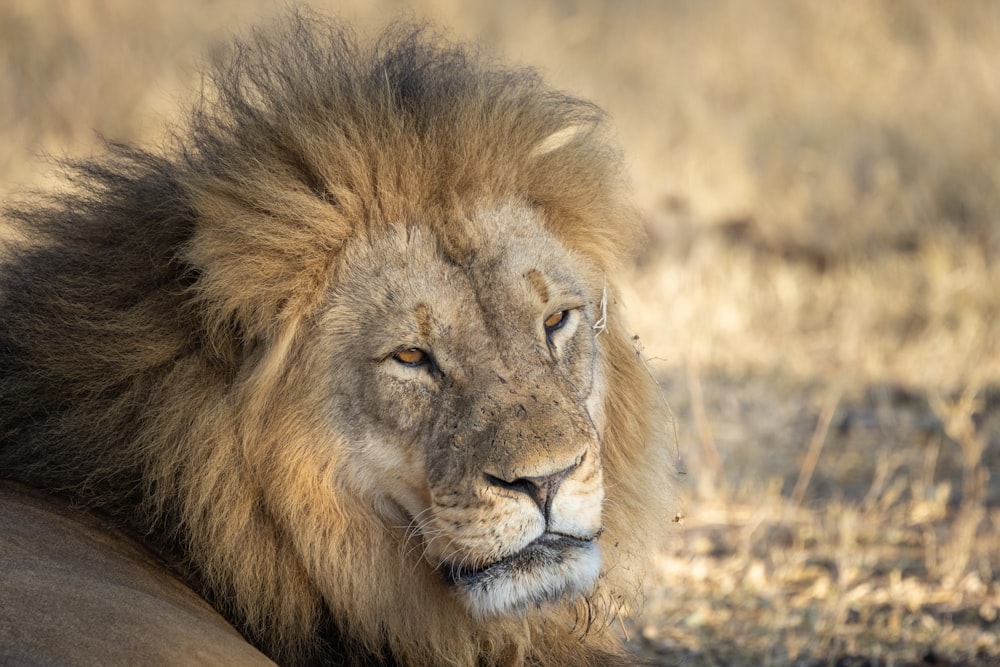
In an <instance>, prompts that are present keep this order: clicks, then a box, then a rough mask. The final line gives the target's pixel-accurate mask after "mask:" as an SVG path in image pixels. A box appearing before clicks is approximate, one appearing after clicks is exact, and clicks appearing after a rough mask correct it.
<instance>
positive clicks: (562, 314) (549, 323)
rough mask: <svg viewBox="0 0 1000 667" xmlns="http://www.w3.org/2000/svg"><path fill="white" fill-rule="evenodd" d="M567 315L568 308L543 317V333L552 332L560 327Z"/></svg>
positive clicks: (564, 322)
mask: <svg viewBox="0 0 1000 667" xmlns="http://www.w3.org/2000/svg"><path fill="white" fill-rule="evenodd" d="M568 317H569V311H568V310H557V311H556V312H554V313H552V314H551V315H549V316H548V317H546V318H545V322H544V324H545V333H552V332H553V331H555V330H556V329H559V328H560V327H562V325H564V324H566V319H567V318H568Z"/></svg>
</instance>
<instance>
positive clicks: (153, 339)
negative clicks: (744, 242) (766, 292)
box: [0, 15, 672, 665]
mask: <svg viewBox="0 0 1000 667" xmlns="http://www.w3.org/2000/svg"><path fill="white" fill-rule="evenodd" d="M211 82H212V84H213V85H212V86H210V87H209V88H210V90H211V91H212V92H210V93H207V94H206V95H205V96H204V98H203V99H202V100H200V101H199V103H198V104H197V105H196V107H195V108H194V110H193V112H192V113H191V116H190V120H189V123H188V125H187V126H186V127H187V129H186V130H184V131H182V132H179V133H178V134H177V136H176V137H175V138H174V139H173V140H171V141H169V142H167V144H168V145H167V146H165V147H164V148H161V149H157V150H153V151H150V150H143V149H138V148H134V147H128V146H124V145H110V146H109V148H108V153H107V155H106V156H104V157H100V158H96V159H91V160H84V161H79V162H74V163H72V164H70V165H69V169H68V178H69V181H70V186H69V187H68V188H67V190H66V191H65V192H63V193H61V194H58V195H53V196H49V197H48V198H46V199H45V200H43V201H42V202H41V203H38V202H37V201H36V202H34V203H28V204H24V205H20V206H15V207H14V208H13V210H11V211H9V212H8V215H7V218H8V223H9V224H11V225H13V227H14V229H15V232H16V236H17V238H19V239H21V242H19V243H18V244H17V245H14V244H9V245H8V247H7V248H6V250H5V251H4V252H5V257H4V260H5V265H4V268H3V271H2V273H0V313H2V315H0V475H2V476H4V477H10V478H15V479H19V480H21V481H25V482H28V483H30V484H32V485H34V486H36V487H39V488H43V489H47V490H50V491H53V492H58V493H63V494H66V495H69V496H71V497H73V498H74V499H76V500H78V501H80V502H83V503H86V504H87V505H89V506H91V507H94V508H97V509H99V510H100V511H102V512H105V513H107V514H109V515H111V516H113V517H116V518H118V519H119V520H120V521H122V522H123V523H125V524H127V525H128V526H131V527H132V529H133V530H134V531H136V533H137V534H139V535H141V536H144V537H145V538H146V539H148V540H150V541H152V542H153V543H154V544H155V545H156V547H157V549H158V550H159V551H160V552H161V553H162V554H163V555H164V557H165V558H167V559H169V561H170V562H171V563H172V564H173V566H174V567H176V568H177V569H178V571H180V572H181V573H182V574H183V576H185V577H186V578H187V580H188V581H189V582H190V583H191V584H192V585H193V586H194V587H195V589H196V590H198V591H199V592H200V593H202V594H203V595H204V596H205V597H206V598H207V599H208V600H209V601H210V602H211V603H212V604H213V605H214V606H215V607H216V608H217V609H219V610H220V611H221V612H222V613H223V614H224V615H225V616H226V617H227V618H229V619H230V620H231V621H232V622H233V623H234V624H235V625H236V626H237V627H238V628H239V629H240V630H241V631H242V632H243V633H244V634H245V635H246V636H247V637H248V638H249V639H250V640H251V641H253V642H254V643H256V644H257V645H258V646H260V647H262V648H263V649H264V650H265V652H267V653H269V654H270V655H271V656H272V657H274V658H276V659H278V660H280V661H286V662H289V663H295V662H309V661H314V660H319V659H325V660H329V661H332V662H337V661H338V660H340V661H343V662H344V663H345V664H349V663H351V662H357V663H366V662H370V663H380V662H385V663H395V662H398V663H412V664H446V663H447V664H484V665H485V664H490V665H492V664H501V663H503V664H507V663H512V664H513V663H518V662H524V663H528V664H570V663H573V664H581V665H582V664H589V663H593V664H598V663H600V664H604V662H605V661H610V660H612V655H613V654H614V653H615V651H616V649H615V648H614V644H613V642H611V641H610V640H608V639H607V638H606V637H605V633H602V632H599V631H597V630H595V631H592V632H590V633H589V634H588V633H587V626H588V618H591V619H592V618H593V617H603V616H604V615H606V614H607V613H608V612H609V610H610V611H612V612H613V611H614V610H615V609H616V608H617V607H618V605H621V604H627V603H628V602H629V601H630V600H631V599H632V598H633V597H634V594H635V593H636V590H637V588H636V586H635V584H634V581H635V576H636V574H637V569H638V567H637V565H638V560H639V559H640V558H641V555H642V554H643V552H644V551H645V549H646V546H647V545H646V541H647V540H648V539H649V538H650V536H652V535H655V534H657V533H659V532H662V528H663V526H664V525H666V524H667V523H668V522H669V516H670V509H669V504H670V502H671V496H670V488H671V475H672V472H671V470H672V462H671V461H670V460H669V454H668V448H667V447H666V446H665V441H666V436H665V434H664V433H663V425H664V422H665V415H664V413H663V409H662V406H661V404H660V398H659V394H658V388H657V387H656V384H655V382H654V381H653V380H652V379H651V377H650V375H649V374H648V372H647V370H646V368H645V367H644V365H643V362H642V361H641V359H640V358H639V356H638V354H637V352H636V351H635V349H634V348H633V345H632V343H631V340H630V336H629V333H628V331H627V330H626V329H625V328H624V326H623V324H622V322H621V318H620V315H619V307H618V305H617V302H616V300H615V286H614V279H615V277H616V276H618V275H620V273H621V268H622V266H623V262H624V261H626V259H627V257H628V255H629V253H630V252H631V250H632V249H633V246H634V243H635V241H636V239H637V235H638V228H639V225H638V224H637V219H636V215H635V212H634V211H633V208H632V207H631V206H630V204H629V203H628V194H627V191H626V188H625V187H624V181H623V176H622V170H621V161H620V155H619V152H618V150H617V149H616V148H615V146H614V144H613V142H611V141H609V140H608V139H607V133H606V131H605V129H604V121H603V117H602V114H601V112H600V111H599V110H598V109H597V108H596V107H595V106H593V105H592V104H590V103H587V102H584V101H581V100H578V99H574V98H572V97H570V96H567V95H565V94H561V93H559V92H555V91H553V90H551V89H549V88H547V87H545V86H544V85H543V84H542V83H541V82H540V80H539V78H538V77H537V75H536V74H534V73H533V72H532V71H530V70H509V69H504V68H501V67H498V66H496V65H495V64H493V63H491V62H490V61H488V60H487V59H486V58H483V57H481V56H479V55H478V54H476V53H475V52H473V51H470V50H468V49H463V48H459V47H455V46H452V45H449V44H446V43H443V42H442V41H441V40H440V39H438V38H436V37H434V36H432V35H429V33H428V31H427V30H424V29H416V30H413V29H406V28H402V27H396V28H393V29H391V30H390V31H388V32H387V33H385V34H384V35H383V36H382V37H381V39H380V40H378V41H377V42H376V43H375V44H374V45H372V46H362V45H359V43H358V41H357V40H355V39H354V38H353V36H352V35H351V33H350V32H349V31H348V30H347V29H345V28H343V27H339V26H336V25H331V24H330V23H328V22H326V21H324V20H322V19H319V18H316V17H311V16H302V15H296V16H293V17H292V18H291V19H290V20H288V21H286V22H285V24H284V25H283V28H282V29H280V30H277V31H270V32H267V33H262V34H254V35H253V36H252V37H250V38H248V39H247V40H245V41H242V42H237V43H236V44H235V46H234V47H233V48H232V50H231V51H230V52H229V54H228V56H227V57H225V58H223V59H221V64H219V65H217V66H215V67H214V68H213V69H212V70H211ZM553 137H555V138H556V140H555V143H553V141H554V140H553ZM540 147H541V148H540ZM482 200H490V201H504V200H516V201H523V202H528V203H530V204H531V205H533V206H535V207H538V208H539V209H540V210H542V211H544V215H545V219H546V220H547V221H548V224H549V225H550V226H551V229H552V231H553V233H554V234H555V235H556V236H557V237H558V238H559V239H560V240H561V241H562V242H563V243H565V244H566V245H567V246H568V247H570V248H571V249H573V250H574V251H576V252H578V253H580V254H582V255H584V256H586V257H588V258H590V259H592V260H593V261H594V262H596V263H597V264H598V265H599V266H600V267H601V269H602V270H603V271H604V273H605V275H606V276H607V279H608V288H607V292H608V298H607V328H606V330H605V331H604V332H603V333H602V334H601V335H600V337H599V347H600V349H601V354H602V355H603V357H604V359H605V363H606V367H607V369H608V379H607V381H608V391H607V395H608V399H607V403H606V406H605V409H606V413H607V423H608V426H607V428H606V430H605V432H604V433H603V434H602V439H603V443H604V444H603V448H602V451H603V457H604V460H603V465H604V470H605V479H606V485H607V497H608V501H607V503H606V506H605V510H604V511H605V533H604V535H603V537H602V539H601V544H602V552H603V556H604V562H605V565H604V570H603V573H602V576H601V579H600V582H599V585H598V590H597V591H596V592H595V593H594V595H593V596H592V597H591V598H589V599H588V601H587V602H586V603H585V604H583V605H582V606H581V604H580V603H577V604H575V605H565V606H564V607H557V608H556V609H554V610H551V612H550V613H548V614H547V615H545V616H544V617H542V619H541V620H540V619H538V618H535V619H532V620H531V621H530V622H529V621H527V620H524V619H496V620H493V621H489V622H481V621H476V620H474V619H471V618H465V617H462V618H459V617H457V616H456V615H455V614H454V612H450V613H443V612H440V611H438V610H436V609H434V608H433V607H432V605H430V604H429V603H428V601H427V600H428V598H427V597H426V595H425V592H424V589H423V588H422V586H426V584H425V583H422V582H419V581H413V579H415V577H412V576H409V575H408V572H407V569H408V568H407V566H406V563H407V560H406V559H407V558H414V557H415V556H413V555H412V554H410V553H409V552H408V550H407V549H406V548H404V547H401V546H400V545H399V544H398V542H396V541H393V539H392V538H390V536H389V533H388V531H385V530H380V529H379V528H377V526H376V525H374V524H373V521H374V519H373V518H372V517H373V515H372V513H371V508H367V507H364V506H363V504H361V503H359V501H358V500H357V499H356V498H353V497H351V496H350V495H349V494H348V493H346V492H344V491H343V490H342V489H330V488H329V487H328V486H326V485H323V484H322V483H321V481H320V479H319V478H318V477H317V476H316V475H315V474H314V473H315V471H312V470H310V469H303V466H301V465H299V459H298V458H297V457H298V456H299V453H300V451H301V449H302V448H301V447H300V446H299V443H302V442H304V441H305V439H308V438H309V437H311V434H312V431H311V430H310V429H311V428H313V424H312V420H310V419H309V417H308V415H302V414H300V412H301V410H299V409H297V407H296V404H295V403H294V400H295V398H294V397H295V396H296V395H297V391H298V390H297V387H299V386H300V385H301V384H302V383H303V381H305V380H306V378H302V377H299V375H298V374H299V371H292V370H290V369H294V368H301V366H297V365H296V364H294V363H292V362H293V360H294V359H295V358H296V354H297V349H298V343H299V341H301V340H302V337H303V336H305V335H308V327H309V322H310V315H311V314H312V313H313V312H314V310H315V308H316V307H317V304H318V303H319V302H320V300H321V298H322V297H323V295H324V294H326V293H328V291H329V289H330V288H331V285H332V284H333V283H335V281H336V274H335V271H333V270H332V267H333V266H334V265H335V259H336V257H337V254H338V251H339V249H340V248H341V247H342V246H343V244H344V243H345V239H347V238H348V237H350V235H351V234H353V233H356V232H357V230H358V229H359V228H361V227H364V226H366V225H370V224H372V223H371V221H372V220H375V219H380V220H389V219H395V220H404V221H406V222H408V223H418V224H424V225H427V226H429V227H432V228H433V227H434V225H437V224H443V223H441V222H439V221H445V220H448V219H449V217H450V216H452V215H454V212H455V211H464V210H469V209H471V207H473V206H475V205H476V203H477V202H479V201H482ZM320 210H322V214H318V213H317V212H318V211H320ZM331 210H332V211H333V214H331ZM331 220H333V221H334V222H333V223H331ZM319 222H322V224H319ZM338 418H339V419H342V420H345V421H349V420H350V419H351V416H350V415H341V416H339V417H338ZM260 470H267V471H268V473H267V475H266V477H265V478H264V479H261V476H260V475H257V474H252V473H251V471H260ZM331 496H332V497H331ZM317 511H321V512H323V513H324V514H323V516H324V517H325V521H324V523H322V524H319V523H318V522H316V521H315V516H316V514H315V512H317ZM277 516H281V517H292V518H293V519H292V521H293V525H291V526H289V524H288V521H287V520H280V521H279V520H278V519H277V518H276V517H277ZM331 526H334V527H335V528H331ZM316 549H323V550H327V552H328V553H336V554H338V558H339V562H340V563H341V564H342V566H343V567H342V571H340V572H338V573H334V574H332V575H331V577H330V579H329V580H328V581H327V582H325V585H324V586H325V587H324V590H323V593H321V592H320V589H319V587H318V586H317V583H316V582H314V581H312V580H310V578H309V577H308V576H307V574H306V568H305V567H304V565H303V563H302V562H301V558H302V556H301V554H303V553H310V552H311V551H314V550H316ZM331 587H332V588H334V589H335V590H331ZM387 610H388V611H387Z"/></svg>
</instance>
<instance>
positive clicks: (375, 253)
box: [341, 204, 598, 347]
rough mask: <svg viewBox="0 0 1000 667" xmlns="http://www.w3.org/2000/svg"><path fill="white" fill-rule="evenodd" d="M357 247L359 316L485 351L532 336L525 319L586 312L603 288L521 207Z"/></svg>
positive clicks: (350, 269) (353, 256)
mask: <svg viewBox="0 0 1000 667" xmlns="http://www.w3.org/2000/svg"><path fill="white" fill-rule="evenodd" d="M418 219H419V218H418ZM457 237H461V243H459V242H458V241H457V240H456V238H457ZM353 245H354V247H352V248H349V249H348V251H347V252H345V255H347V261H346V262H345V267H344V269H345V270H343V271H342V273H343V274H345V276H344V277H345V279H346V281H347V282H348V287H347V288H346V289H345V288H343V286H342V288H341V289H342V291H349V290H350V289H351V288H353V289H354V290H355V293H354V294H349V295H348V296H350V297H352V298H349V299H347V300H346V301H347V303H350V304H351V305H352V308H353V310H354V311H355V312H359V311H365V310H368V311H373V312H371V313H369V314H368V317H370V318H372V319H374V320H375V321H379V322H389V321H391V322H393V323H394V325H396V326H400V327H403V328H405V329H406V333H409V334H412V335H413V336H414V337H415V338H424V339H427V338H434V337H443V336H450V337H460V338H464V340H466V341H467V342H468V343H469V344H470V345H473V346H477V347H478V346H481V345H484V344H490V343H493V344H496V343H498V342H499V343H506V342H509V341H511V339H512V337H516V336H517V335H518V334H519V333H532V334H533V333H534V332H533V331H532V332H528V331H527V329H528V328H530V327H526V325H527V324H528V323H527V322H525V321H524V318H525V317H532V318H534V317H536V315H537V312H538V311H539V310H540V309H544V308H546V307H550V306H551V307H552V308H556V307H559V306H563V307H565V306H569V305H572V306H573V307H580V306H583V305H584V302H585V301H588V299H587V297H588V294H587V292H588V291H589V290H592V289H593V288H594V286H593V285H592V284H591V283H595V282H596V281H597V280H598V279H597V278H595V275H594V274H595V272H594V270H593V269H592V268H591V267H590V266H589V265H587V263H586V262H585V261H581V258H579V257H577V256H575V255H574V254H573V253H572V252H571V251H570V250H568V249H567V248H566V247H565V246H564V245H563V244H562V243H561V242H560V241H559V239H558V238H556V237H555V236H554V235H553V234H552V233H550V232H549V231H548V230H547V229H546V228H545V223H544V219H543V218H542V216H541V214H540V213H539V212H537V211H535V210H533V209H531V208H530V207H527V206H523V205H514V204H505V205H495V206H489V207H481V208H480V209H478V210H477V212H476V213H475V214H473V215H471V216H469V217H467V218H463V219H459V220H450V221H447V222H439V221H431V222H427V221H426V220H425V221H423V222H419V223H410V224H386V225H384V226H383V227H381V228H380V229H379V231H378V233H377V234H376V235H375V236H374V237H364V238H360V239H358V240H357V241H356V242H355V243H354V244H353ZM341 296H343V295H341ZM341 301H344V299H341ZM396 335H397V336H398V335H399V334H398V333H397V334H396ZM484 335H485V336H486V337H487V338H490V339H492V340H491V341H488V340H485V339H484ZM470 337H471V338H470Z"/></svg>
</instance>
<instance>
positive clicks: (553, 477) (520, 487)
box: [485, 460, 580, 521]
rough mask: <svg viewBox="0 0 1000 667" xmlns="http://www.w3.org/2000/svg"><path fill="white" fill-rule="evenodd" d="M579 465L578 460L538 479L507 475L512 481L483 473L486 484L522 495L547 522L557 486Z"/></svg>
mask: <svg viewBox="0 0 1000 667" xmlns="http://www.w3.org/2000/svg"><path fill="white" fill-rule="evenodd" d="M579 465H580V461H579V460H578V461H575V462H574V463H573V465H571V466H568V467H566V468H563V469H562V470H560V471H558V472H554V473H551V474H547V475H541V476H538V477H515V476H514V475H509V476H508V477H511V478H512V479H505V478H504V476H497V475H491V474H490V473H485V477H486V482H487V484H489V485H490V486H494V487H497V488H500V489H506V490H508V491H514V492H515V493H523V494H525V495H526V496H528V497H529V498H531V499H532V500H533V501H535V504H536V505H538V509H539V510H540V511H541V512H542V516H543V517H545V519H546V521H547V520H548V518H549V509H550V508H551V506H552V498H554V497H555V495H556V491H557V490H558V489H559V485H560V484H562V482H563V480H564V479H566V478H567V477H568V476H569V474H570V473H571V472H573V470H575V469H576V468H577V467H578V466H579Z"/></svg>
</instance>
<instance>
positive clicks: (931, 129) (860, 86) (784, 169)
mask: <svg viewBox="0 0 1000 667" xmlns="http://www.w3.org/2000/svg"><path fill="white" fill-rule="evenodd" d="M312 4H315V5H317V6H319V7H321V8H325V9H327V10H328V11H333V12H337V13H339V14H341V15H343V16H344V17H345V18H347V19H350V20H352V21H354V22H356V23H357V25H358V26H359V29H361V30H362V31H371V30H375V29H377V28H378V27H379V26H380V25H382V24H383V23H384V22H385V21H387V20H388V19H390V18H392V17H393V16H395V15H397V14H399V13H400V12H403V13H407V14H409V15H410V16H414V17H418V18H421V17H424V18H430V19H432V20H434V21H436V22H439V23H441V24H443V25H446V26H448V27H449V28H450V29H451V30H452V31H453V33H454V34H455V35H456V36H457V37H459V38H472V39H477V40H479V41H480V42H481V43H482V44H483V45H484V48H485V49H487V50H489V51H491V52H496V53H497V54H501V55H503V56H504V57H505V58H507V59H509V60H514V61H516V62H520V63H524V64H531V65H534V66H537V67H539V68H540V69H541V70H542V71H543V73H545V74H546V76H547V77H548V78H549V80H551V81H553V82H554V83H556V84H557V85H559V86H560V87H563V88H566V89H569V90H572V91H574V92H577V93H579V94H582V95H585V96H588V97H591V98H593V99H595V100H596V101H598V102H599V103H600V104H601V105H602V106H604V107H605V108H606V109H608V110H609V112H610V113H611V114H612V116H613V117H614V121H615V124H616V126H617V128H618V130H619V134H620V137H621V140H622V143H623V145H624V147H625V151H626V154H627V156H628V158H629V160H630V166H631V171H632V176H633V180H634V183H635V189H636V198H637V201H638V203H639V205H640V207H641V208H642V210H643V211H644V212H645V215H646V219H647V225H648V228H649V232H650V242H649V244H647V247H646V248H644V252H643V256H642V258H641V261H640V262H639V263H638V264H637V265H636V267H635V271H634V273H633V275H631V276H628V288H627V290H626V293H625V294H624V295H623V296H624V298H625V300H626V302H627V304H628V305H629V311H628V312H629V314H630V317H631V319H632V323H633V325H634V326H635V327H636V328H637V330H638V331H639V333H640V335H641V338H642V340H643V342H644V344H645V346H646V351H647V353H648V355H649V356H650V357H651V359H652V363H653V366H654V369H655V371H656V372H657V374H658V376H659V377H661V378H662V380H663V384H664V389H665V392H666V394H667V397H668V399H669V400H670V402H671V404H672V405H673V407H674V410H675V412H676V414H677V419H678V433H679V436H680V443H679V444H680V451H681V453H682V455H683V457H684V459H685V462H686V465H687V468H688V475H687V478H688V480H689V481H690V489H689V493H688V500H687V503H686V508H685V513H686V514H687V519H686V520H685V522H684V524H683V525H682V526H681V527H680V529H679V530H677V531H675V532H673V533H671V534H670V537H669V538H668V539H667V541H666V546H665V548H664V550H663V552H662V553H661V554H660V555H659V556H657V558H656V560H655V563H654V565H655V576H654V577H653V578H652V579H651V580H650V581H649V583H648V587H647V598H648V599H647V605H646V608H645V609H644V610H642V611H638V610H636V613H635V616H634V618H633V620H632V621H631V622H630V624H629V627H630V636H631V641H633V642H634V643H635V644H636V645H637V646H638V647H640V649H641V650H644V651H646V652H648V654H649V655H651V656H653V657H654V659H656V660H657V661H658V662H662V664H676V663H681V664H690V665H814V664H815V665H822V664H831V665H834V664H837V665H845V666H849V665H907V664H954V665H958V664H969V665H974V664H1000V640H998V633H1000V620H998V606H1000V602H998V601H1000V475H993V476H992V477H991V475H990V473H991V471H994V470H997V469H1000V288H998V286H1000V263H998V261H997V260H998V257H1000V213H998V211H1000V159H997V156H998V155H1000V68H998V66H997V64H998V63H1000V5H998V4H996V3H994V2H991V1H989V0H984V1H979V0H940V1H936V2H924V3H917V2H909V3H907V2H893V1H889V0H886V1H884V2H875V1H874V0H844V1H843V2H836V3H825V2H799V1H793V0H775V1H774V2H768V3H758V2H747V1H746V0H715V1H711V2H708V1H706V2H683V1H680V0H675V1H662V2H655V1H650V0H624V1H623V2H613V1H611V0H581V1H580V2H576V3H568V2H530V1H529V0H512V1H511V2H508V3H492V2H487V1H486V0H480V1H477V2H471V3H470V2H461V1H460V0H416V1H414V2H410V3H406V2H400V1H393V0H374V1H372V2H364V1H363V0H347V1H344V2H339V3H332V2H331V3H322V2H314V3H312ZM283 6H284V3H282V2H268V1H267V0H249V1H241V2H237V0H217V1H215V2H194V1H193V0H188V1H181V2H170V3H167V2H147V3H134V2H128V1H127V0H80V1H70V0H7V2H5V3H3V4H2V5H0V52H2V54H3V58H2V59H0V99H2V100H4V101H3V102H2V103H0V142H2V144H3V145H4V147H5V149H4V151H0V195H4V196H6V195H9V194H11V193H14V192H18V191H20V190H21V189H23V187H24V186H26V185H27V186H32V185H41V186H47V185H50V184H51V181H50V179H49V177H48V174H49V173H50V170H49V169H48V168H47V167H45V166H44V162H43V160H41V159H40V155H39V154H40V153H45V152H49V153H54V154H55V155H62V154H79V153H86V152H91V151H94V150H98V146H99V142H98V141H97V138H96V135H95V134H94V132H95V130H96V131H98V132H100V133H102V134H104V135H107V136H108V137H110V138H113V139H126V140H135V141H140V142H146V143H149V142H156V141H158V140H159V139H160V138H161V137H162V136H163V131H164V130H163V123H164V122H165V121H166V120H169V119H175V118H177V117H178V116H179V114H180V113H181V110H182V104H183V100H184V99H185V98H189V97H190V96H191V95H192V94H197V91H198V90H199V88H200V86H201V81H200V78H199V76H198V74H197V72H198V66H197V64H198V61H199V60H200V59H203V58H205V57H211V54H212V52H213V50H214V49H216V48H217V47H218V45H219V44H220V43H221V41H222V40H224V39H226V37H227V35H229V34H230V33H231V32H232V31H233V30H236V29H240V28H242V27H246V26H247V25H250V24H253V23H255V22H257V21H259V20H262V19H263V20H266V18H267V17H268V16H272V15H274V14H275V13H277V12H278V11H280V10H281V9H282V7H283ZM669 525H670V521H669V517H665V518H664V526H665V532H666V531H669V530H671V529H670V528H669ZM922 661H923V662H922Z"/></svg>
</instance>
